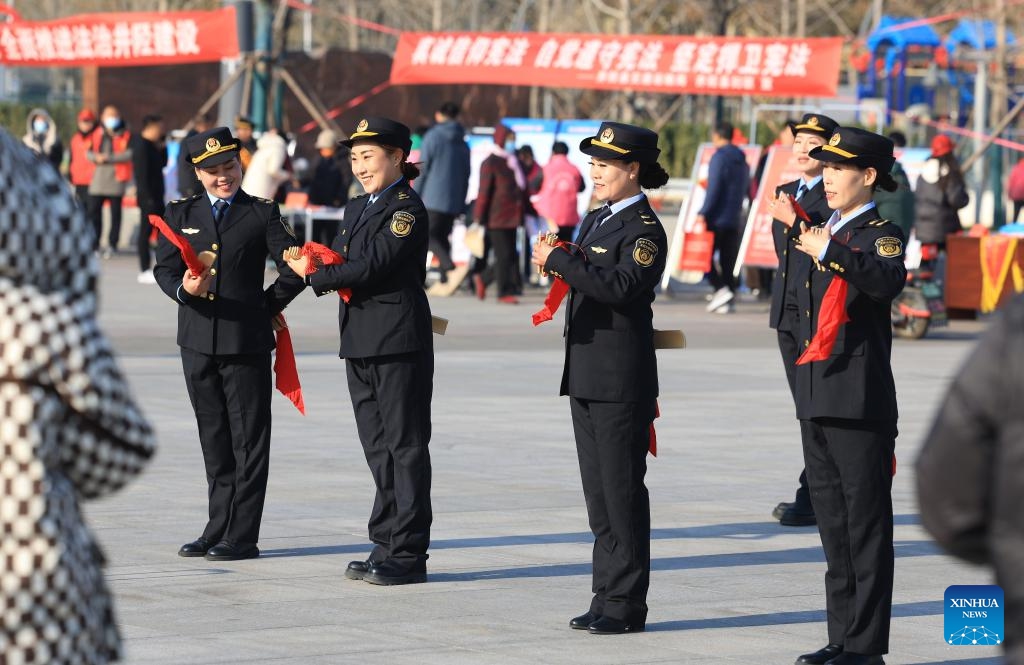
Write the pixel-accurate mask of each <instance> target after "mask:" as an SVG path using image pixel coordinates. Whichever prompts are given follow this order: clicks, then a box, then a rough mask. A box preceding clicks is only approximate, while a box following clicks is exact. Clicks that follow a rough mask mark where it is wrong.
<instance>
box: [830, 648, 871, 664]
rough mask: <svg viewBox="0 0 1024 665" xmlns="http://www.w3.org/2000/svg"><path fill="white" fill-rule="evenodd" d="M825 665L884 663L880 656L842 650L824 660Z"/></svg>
mask: <svg viewBox="0 0 1024 665" xmlns="http://www.w3.org/2000/svg"><path fill="white" fill-rule="evenodd" d="M825 665H885V661H884V660H882V657H881V656H865V655H864V654H861V653H853V652H852V651H844V652H843V653H841V654H839V655H838V656H836V657H835V658H833V659H832V660H829V661H826V662H825Z"/></svg>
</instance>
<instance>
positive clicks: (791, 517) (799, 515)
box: [779, 504, 818, 526]
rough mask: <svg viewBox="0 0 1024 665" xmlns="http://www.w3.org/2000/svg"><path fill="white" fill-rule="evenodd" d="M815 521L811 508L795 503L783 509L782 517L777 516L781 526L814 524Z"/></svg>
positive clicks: (816, 520) (816, 521)
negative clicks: (798, 505)
mask: <svg viewBox="0 0 1024 665" xmlns="http://www.w3.org/2000/svg"><path fill="white" fill-rule="evenodd" d="M817 523H818V519H817V518H816V517H815V516H814V509H813V508H801V507H797V505H796V504H793V507H792V508H788V509H786V510H784V511H783V512H782V517H780V518H779V524H781V525H782V526H814V525H815V524H817Z"/></svg>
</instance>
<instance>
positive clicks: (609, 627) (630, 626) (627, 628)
mask: <svg viewBox="0 0 1024 665" xmlns="http://www.w3.org/2000/svg"><path fill="white" fill-rule="evenodd" d="M644 628H645V625H644V624H643V623H636V622H632V621H623V620H622V619H613V618H611V617H601V618H600V619H598V620H597V621H595V622H594V623H592V624H590V625H589V626H587V631H588V632H589V633H590V634H591V635H622V634H623V633H642V632H643V631H644Z"/></svg>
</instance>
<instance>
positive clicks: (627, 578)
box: [533, 122, 668, 635]
mask: <svg viewBox="0 0 1024 665" xmlns="http://www.w3.org/2000/svg"><path fill="white" fill-rule="evenodd" d="M580 150H581V151H582V152H583V153H584V154H587V155H590V156H591V167H590V177H591V179H592V180H593V182H594V196H595V197H597V199H598V200H602V201H605V203H606V204H605V205H604V206H602V207H601V208H598V209H596V210H592V211H591V212H590V213H588V214H587V216H586V217H585V218H584V220H583V223H582V224H581V226H580V234H579V236H578V237H579V240H578V242H579V247H578V248H574V250H573V251H572V252H569V251H564V250H562V249H557V248H554V247H552V246H551V245H550V244H548V243H546V242H544V241H543V240H542V241H540V242H538V244H537V245H535V246H534V249H533V263H534V264H535V265H537V266H539V267H541V268H543V269H544V271H546V272H548V273H550V274H551V275H554V276H555V277H559V278H561V279H562V280H564V281H565V282H566V283H567V284H568V285H569V286H570V287H571V288H570V290H569V294H568V303H567V305H566V317H565V340H566V343H565V364H564V366H563V370H562V386H561V394H562V395H568V396H569V404H570V410H571V413H572V423H573V431H574V432H575V436H576V451H577V455H578V457H579V464H580V475H581V477H582V481H583V495H584V497H585V499H586V504H587V515H588V517H589V521H590V529H591V531H592V532H593V533H594V538H595V541H594V555H593V594H594V596H593V599H592V600H591V602H590V609H589V610H588V611H587V612H585V613H584V614H582V615H580V616H578V617H576V618H574V619H572V620H571V621H570V622H569V625H570V626H571V627H572V628H575V629H578V630H589V632H590V633H592V634H599V635H602V634H618V633H631V632H639V631H642V630H644V628H645V626H646V622H647V590H648V586H649V584H650V569H651V545H650V538H651V512H650V501H649V498H648V493H647V487H646V486H645V485H644V476H645V475H646V473H647V452H648V448H649V445H650V432H651V424H652V423H653V422H654V418H655V417H656V413H657V398H658V365H657V361H656V359H655V357H654V342H653V334H654V333H653V325H652V318H653V312H652V310H651V303H652V302H653V301H654V290H655V288H656V287H657V285H658V283H659V282H660V281H661V274H662V272H664V270H665V250H666V246H667V244H666V236H665V229H664V228H663V227H662V225H661V222H660V221H659V220H658V217H657V215H655V214H654V212H652V210H651V206H650V202H649V201H648V200H647V197H646V196H645V195H644V193H643V191H642V189H641V188H656V187H661V186H663V185H664V184H665V183H666V182H667V181H668V174H667V173H666V172H665V170H664V169H663V168H662V167H661V166H660V165H659V164H658V162H657V159H658V155H659V154H660V150H659V149H658V135H657V134H656V133H654V132H652V131H650V130H648V129H643V128H641V127H634V126H632V125H624V124H620V123H616V122H605V123H602V124H601V128H600V131H599V132H598V135H597V136H594V137H591V138H586V139H584V140H583V142H582V143H581V144H580Z"/></svg>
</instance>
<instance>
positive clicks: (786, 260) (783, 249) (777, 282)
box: [768, 180, 832, 330]
mask: <svg viewBox="0 0 1024 665" xmlns="http://www.w3.org/2000/svg"><path fill="white" fill-rule="evenodd" d="M799 187H800V180H794V181H793V182H787V183H786V184H784V185H779V186H778V187H776V188H775V197H776V198H778V196H779V192H785V193H786V194H789V195H790V196H796V190H797V189H798V188H799ZM799 204H800V207H801V208H803V209H804V212H806V213H807V216H808V217H810V218H811V223H810V224H809V226H820V225H821V224H824V223H825V222H827V221H828V219H829V217H831V216H832V209H831V208H829V207H828V201H826V200H825V182H824V181H823V180H819V181H818V182H817V183H816V184H815V185H814V187H811V188H810V189H809V190H807V192H806V193H804V195H803V197H801V199H800V201H799ZM800 221H801V220H800V219H799V218H797V220H796V222H794V223H793V226H792V227H787V226H786V225H785V224H783V223H782V222H780V221H779V220H777V219H773V220H772V239H773V240H774V241H775V254H776V256H778V257H779V268H778V270H776V271H775V278H774V280H773V281H772V306H771V310H770V312H769V314H768V325H769V326H771V327H772V328H779V327H780V326H784V329H786V330H788V325H787V323H786V322H783V320H782V315H783V313H784V312H785V310H787V309H791V308H792V309H795V307H796V301H795V300H794V299H793V297H794V296H795V295H796V289H795V288H794V287H795V285H796V283H797V280H796V277H795V275H796V273H798V272H800V262H802V261H805V260H806V261H808V262H810V260H811V258H810V257H809V256H807V255H806V254H804V253H803V252H801V251H800V250H798V249H796V248H794V247H793V243H792V240H791V238H792V237H794V236H797V235H799V234H800ZM804 223H805V224H806V222H804ZM791 275H792V276H794V277H793V279H788V277H789V276H791Z"/></svg>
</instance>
